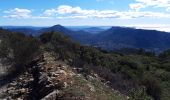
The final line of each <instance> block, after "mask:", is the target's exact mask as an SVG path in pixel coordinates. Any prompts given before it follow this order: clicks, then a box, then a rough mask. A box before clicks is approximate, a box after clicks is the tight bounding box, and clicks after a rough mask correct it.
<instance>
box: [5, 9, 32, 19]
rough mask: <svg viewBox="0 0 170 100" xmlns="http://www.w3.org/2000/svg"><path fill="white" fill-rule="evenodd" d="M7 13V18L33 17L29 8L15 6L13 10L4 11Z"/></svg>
mask: <svg viewBox="0 0 170 100" xmlns="http://www.w3.org/2000/svg"><path fill="white" fill-rule="evenodd" d="M4 13H6V14H7V15H5V16H4V17H7V18H30V17H31V10H29V9H19V8H15V9H12V10H8V11H4Z"/></svg>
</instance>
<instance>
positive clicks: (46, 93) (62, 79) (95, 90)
mask: <svg viewBox="0 0 170 100" xmlns="http://www.w3.org/2000/svg"><path fill="white" fill-rule="evenodd" d="M27 67H28V69H27V71H26V72H24V73H23V74H21V75H20V76H19V77H17V78H16V79H15V80H13V81H12V82H11V83H9V84H7V85H6V86H4V87H3V88H2V87H1V89H0V92H1V93H0V100H126V99H127V97H126V96H123V95H121V94H120V93H119V92H117V91H115V90H112V89H110V88H109V87H108V86H107V85H105V84H103V83H102V82H101V81H100V78H99V77H98V76H97V75H96V74H93V75H88V76H86V77H84V76H83V75H82V74H80V73H78V70H81V69H80V68H74V67H70V66H69V65H67V64H66V63H64V62H62V61H59V60H56V59H55V58H54V56H53V55H52V54H51V53H50V52H44V53H43V54H42V55H41V56H39V57H38V58H37V59H35V60H33V61H32V62H31V64H30V65H29V66H27Z"/></svg>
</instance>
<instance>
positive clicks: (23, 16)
mask: <svg viewBox="0 0 170 100" xmlns="http://www.w3.org/2000/svg"><path fill="white" fill-rule="evenodd" d="M55 24H61V25H64V26H86V25H88V26H142V27H143V26H152V27H156V26H163V27H167V26H170V0H1V3H0V25H14V26H51V25H55Z"/></svg>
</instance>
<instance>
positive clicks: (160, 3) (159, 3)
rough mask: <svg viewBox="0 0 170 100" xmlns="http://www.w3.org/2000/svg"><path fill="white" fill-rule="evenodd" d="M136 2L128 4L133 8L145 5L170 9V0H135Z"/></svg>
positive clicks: (138, 8) (137, 8)
mask: <svg viewBox="0 0 170 100" xmlns="http://www.w3.org/2000/svg"><path fill="white" fill-rule="evenodd" d="M135 1H136V3H132V4H130V5H129V6H130V8H131V9H133V10H136V11H138V10H140V9H142V8H146V7H154V8H165V10H166V11H168V10H169V9H170V0H135Z"/></svg>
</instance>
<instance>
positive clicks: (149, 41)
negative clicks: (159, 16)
mask: <svg viewBox="0 0 170 100" xmlns="http://www.w3.org/2000/svg"><path fill="white" fill-rule="evenodd" d="M92 39H93V42H91V43H89V42H88V43H89V44H91V45H94V46H98V47H101V48H104V49H107V50H113V49H121V48H144V49H148V50H154V51H161V50H165V49H167V48H170V34H169V33H166V32H161V31H156V30H143V29H134V28H126V27H112V28H110V29H108V30H106V31H104V32H101V33H100V34H97V35H95V36H94V37H92Z"/></svg>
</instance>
